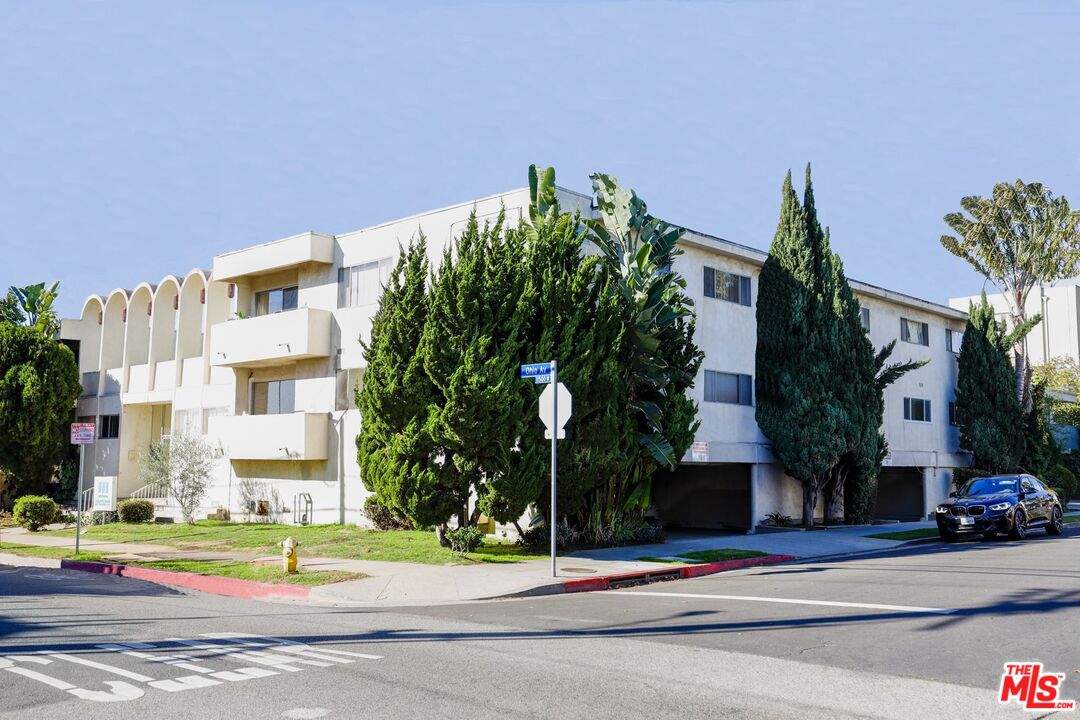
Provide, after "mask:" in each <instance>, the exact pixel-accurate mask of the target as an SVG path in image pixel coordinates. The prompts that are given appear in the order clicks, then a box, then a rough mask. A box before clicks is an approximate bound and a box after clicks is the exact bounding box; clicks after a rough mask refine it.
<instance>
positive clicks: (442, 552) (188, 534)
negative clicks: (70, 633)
mask: <svg viewBox="0 0 1080 720" xmlns="http://www.w3.org/2000/svg"><path fill="white" fill-rule="evenodd" d="M43 533H44V534H49V535H60V536H65V537H73V536H74V530H70V529H69V530H51V531H43ZM290 535H291V536H292V537H293V538H295V539H298V540H299V541H300V555H301V557H304V556H309V557H334V558H345V559H350V560H352V559H356V560H387V561H397V562H416V563H426V564H430V565H445V564H459V565H469V564H474V563H480V562H490V563H497V562H520V561H522V560H530V559H533V558H543V557H547V555H546V554H544V553H542V552H536V551H531V550H527V549H525V548H521V547H518V546H517V545H513V544H511V543H505V542H499V541H496V540H491V539H488V540H485V541H484V544H483V545H482V546H481V547H480V548H479V549H478V550H477V551H476V552H474V553H470V554H469V555H467V556H466V557H459V556H457V555H454V554H453V553H451V552H450V550H449V548H444V547H440V546H439V544H438V543H437V542H436V541H435V533H433V532H429V531H421V530H395V531H389V532H383V531H379V530H368V529H366V528H360V527H356V526H354V525H306V526H299V525H275V524H271V523H229V522H221V521H216V520H202V521H200V522H198V523H196V524H195V525H187V524H184V523H176V524H159V523H145V524H132V525H129V524H125V523H110V524H108V525H95V526H93V527H91V528H90V529H89V530H87V532H86V534H85V535H84V536H83V537H86V538H92V539H94V540H104V541H109V542H134V543H149V544H154V545H166V546H169V547H173V548H177V549H181V550H211V551H218V550H237V551H241V552H252V553H265V554H268V555H273V554H277V552H278V547H277V543H278V542H280V541H281V540H284V539H285V537H287V536H290Z"/></svg>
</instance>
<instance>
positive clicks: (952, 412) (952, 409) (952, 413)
mask: <svg viewBox="0 0 1080 720" xmlns="http://www.w3.org/2000/svg"><path fill="white" fill-rule="evenodd" d="M949 424H950V425H952V426H953V427H956V426H957V425H959V424H960V422H959V421H958V420H957V419H956V401H955V400H950V401H949Z"/></svg>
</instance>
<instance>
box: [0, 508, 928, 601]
mask: <svg viewBox="0 0 1080 720" xmlns="http://www.w3.org/2000/svg"><path fill="white" fill-rule="evenodd" d="M929 525H930V524H929V523H901V524H893V525H884V526H875V527H870V528H840V529H830V530H821V531H815V532H801V531H787V532H776V533H761V534H758V535H733V534H716V533H711V534H673V535H671V536H670V539H669V542H667V543H664V544H659V545H636V546H630V547H621V548H608V549H602V550H584V551H579V552H575V553H572V554H570V555H566V556H563V557H560V558H559V559H558V567H559V577H558V578H557V579H552V577H551V565H550V560H547V559H542V560H527V561H523V562H517V563H479V564H476V565H425V564H420V563H404V562H383V561H378V560H346V559H341V558H320V557H310V556H302V557H301V559H300V565H301V567H303V568H306V569H308V570H344V571H349V572H356V573H363V574H365V575H367V576H368V577H366V578H364V579H362V580H351V581H347V582H342V583H334V584H331V585H323V586H319V587H317V588H314V589H313V591H312V597H313V598H315V599H318V600H323V601H326V602H331V603H346V604H356V605H371V606H376V605H378V606H395V605H430V604H438V603H452V602H464V601H470V600H481V599H485V598H494V597H505V596H508V595H517V594H527V593H530V592H537V593H540V592H552V591H557V590H558V588H556V587H555V586H561V584H562V583H563V582H564V581H566V580H572V579H582V578H590V577H593V578H595V577H601V576H604V575H615V574H621V573H631V572H638V571H642V570H656V569H658V568H663V567H666V565H665V564H664V563H656V562H645V561H640V560H638V559H637V558H639V557H669V556H675V555H678V554H679V553H682V552H687V551H690V550H716V549H721V548H733V549H745V550H758V551H761V552H764V553H768V554H775V555H792V556H794V557H797V558H811V557H819V556H824V555H835V554H842V553H851V552H859V551H864V550H881V549H888V548H891V547H895V546H897V545H900V544H901V543H900V542H897V541H892V540H880V539H875V538H868V537H865V536H866V535H868V534H872V533H879V532H891V531H897V530H909V529H913V528H917V527H928V526H929ZM0 537H2V540H3V541H4V542H9V543H17V544H22V545H36V546H44V547H61V548H74V544H75V540H74V538H70V537H57V536H46V535H38V534H35V533H29V532H26V531H25V530H22V529H21V528H16V529H5V530H4V531H3V533H2V536H0ZM81 547H82V549H83V550H86V551H91V552H94V553H97V554H100V555H105V556H107V557H108V558H109V559H110V560H114V561H116V562H124V561H128V562H131V561H153V560H171V559H189V560H233V561H239V562H280V556H279V555H276V554H274V555H260V554H253V553H242V552H200V551H189V550H178V549H176V548H171V547H167V546H164V545H150V544H142V543H117V542H103V541H99V540H91V539H88V538H83V539H82V542H81ZM2 552H3V548H2V547H0V553H2Z"/></svg>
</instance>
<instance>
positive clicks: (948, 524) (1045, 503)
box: [935, 475, 1064, 542]
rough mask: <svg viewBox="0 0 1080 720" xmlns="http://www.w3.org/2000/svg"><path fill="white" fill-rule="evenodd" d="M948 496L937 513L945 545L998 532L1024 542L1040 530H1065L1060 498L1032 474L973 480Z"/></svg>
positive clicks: (938, 524)
mask: <svg viewBox="0 0 1080 720" xmlns="http://www.w3.org/2000/svg"><path fill="white" fill-rule="evenodd" d="M949 497H950V498H952V500H951V501H950V502H947V503H942V504H941V505H938V506H937V513H935V514H936V517H937V526H938V534H939V535H941V539H942V540H945V541H946V542H955V541H956V540H957V539H959V538H960V537H961V536H963V535H973V534H975V533H981V534H982V535H983V537H985V538H988V539H989V538H992V537H994V536H995V535H997V534H998V533H999V532H1000V533H1008V535H1009V537H1010V538H1012V539H1013V540H1022V539H1024V538H1025V537H1027V534H1028V531H1029V530H1031V529H1032V528H1038V527H1043V528H1046V533H1047V534H1048V535H1060V534H1061V533H1062V532H1063V531H1064V526H1063V525H1062V522H1061V518H1062V515H1063V513H1062V508H1061V500H1060V498H1058V496H1057V493H1056V492H1054V491H1053V490H1051V489H1049V488H1047V487H1046V486H1045V485H1043V484H1042V482H1040V481H1039V480H1038V478H1035V477H1032V476H1031V475H996V476H994V477H981V478H972V479H971V480H969V481H968V482H967V483H966V484H965V485H964V487H962V488H960V490H959V491H958V492H954V493H950V494H949Z"/></svg>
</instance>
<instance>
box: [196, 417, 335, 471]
mask: <svg viewBox="0 0 1080 720" xmlns="http://www.w3.org/2000/svg"><path fill="white" fill-rule="evenodd" d="M329 428H330V418H329V416H328V415H327V414H326V413H304V412H296V413H289V414H284V415H218V416H211V417H210V418H209V427H208V432H207V434H208V435H209V436H210V437H212V438H216V439H217V440H218V441H219V442H220V443H221V445H222V447H224V448H225V454H226V456H227V457H228V458H229V459H231V460H326V459H327V457H328V456H329Z"/></svg>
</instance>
